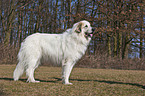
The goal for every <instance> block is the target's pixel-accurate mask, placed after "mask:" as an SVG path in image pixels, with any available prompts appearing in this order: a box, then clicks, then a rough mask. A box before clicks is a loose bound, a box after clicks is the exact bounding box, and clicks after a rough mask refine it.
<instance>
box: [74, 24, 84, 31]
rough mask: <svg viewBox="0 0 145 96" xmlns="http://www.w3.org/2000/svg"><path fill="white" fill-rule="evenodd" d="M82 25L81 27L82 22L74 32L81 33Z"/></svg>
mask: <svg viewBox="0 0 145 96" xmlns="http://www.w3.org/2000/svg"><path fill="white" fill-rule="evenodd" d="M82 25H83V23H82V22H80V23H78V24H77V27H76V30H75V32H77V33H81V31H82Z"/></svg>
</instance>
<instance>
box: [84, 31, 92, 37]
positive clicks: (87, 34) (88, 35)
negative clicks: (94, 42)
mask: <svg viewBox="0 0 145 96" xmlns="http://www.w3.org/2000/svg"><path fill="white" fill-rule="evenodd" d="M85 37H86V38H88V37H89V38H92V37H93V32H92V33H85Z"/></svg>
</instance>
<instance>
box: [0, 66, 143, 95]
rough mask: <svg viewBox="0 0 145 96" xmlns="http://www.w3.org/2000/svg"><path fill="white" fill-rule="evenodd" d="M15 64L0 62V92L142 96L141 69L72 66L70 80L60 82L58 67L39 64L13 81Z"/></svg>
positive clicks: (8, 93)
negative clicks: (29, 80)
mask: <svg viewBox="0 0 145 96" xmlns="http://www.w3.org/2000/svg"><path fill="white" fill-rule="evenodd" d="M14 69H15V65H0V96H144V95H145V86H144V84H145V71H138V70H112V69H90V68H74V70H73V72H72V74H71V77H70V82H72V83H73V85H63V84H62V83H61V68H60V67H46V66H40V67H39V68H38V69H37V70H36V72H35V78H36V79H37V80H40V81H41V82H40V83H26V80H27V79H26V76H25V75H23V76H22V77H21V79H20V80H19V81H16V82H15V81H13V79H12V74H13V70H14Z"/></svg>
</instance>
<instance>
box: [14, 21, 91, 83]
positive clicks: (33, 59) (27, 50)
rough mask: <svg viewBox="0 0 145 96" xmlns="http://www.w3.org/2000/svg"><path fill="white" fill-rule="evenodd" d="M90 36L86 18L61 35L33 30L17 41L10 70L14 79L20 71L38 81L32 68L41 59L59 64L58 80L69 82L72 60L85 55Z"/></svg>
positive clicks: (73, 61)
mask: <svg viewBox="0 0 145 96" xmlns="http://www.w3.org/2000/svg"><path fill="white" fill-rule="evenodd" d="M92 35H93V28H92V27H91V25H90V23H89V22H88V21H85V20H83V21H80V22H78V23H75V24H74V25H73V27H72V28H70V29H67V30H66V31H65V32H64V33H62V34H45V33H35V34H32V35H30V36H28V37H27V38H26V39H25V40H24V41H23V42H22V44H21V48H20V51H19V53H18V61H19V62H18V64H17V66H16V69H15V70H14V73H13V78H14V80H15V81H17V80H18V79H19V78H20V76H21V75H22V74H23V72H26V75H27V77H28V80H27V82H34V83H35V82H39V81H36V80H35V79H34V71H35V69H36V68H37V67H38V66H39V64H40V63H41V61H42V60H47V61H49V62H51V63H53V64H61V65H62V83H63V84H72V83H70V82H69V76H70V73H71V70H72V68H73V66H74V65H75V63H76V62H77V61H78V60H79V59H80V58H81V57H82V56H83V55H84V54H85V51H86V49H87V46H88V45H89V42H90V40H91V37H92Z"/></svg>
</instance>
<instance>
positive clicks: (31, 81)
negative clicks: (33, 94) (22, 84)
mask: <svg viewBox="0 0 145 96" xmlns="http://www.w3.org/2000/svg"><path fill="white" fill-rule="evenodd" d="M27 82H28V83H39V82H40V81H36V80H35V81H28V80H27Z"/></svg>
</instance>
